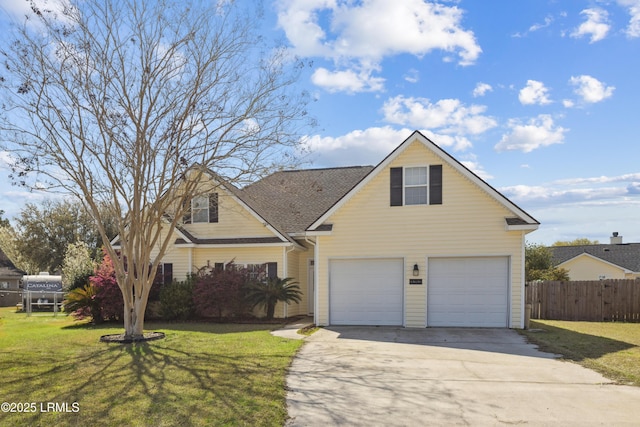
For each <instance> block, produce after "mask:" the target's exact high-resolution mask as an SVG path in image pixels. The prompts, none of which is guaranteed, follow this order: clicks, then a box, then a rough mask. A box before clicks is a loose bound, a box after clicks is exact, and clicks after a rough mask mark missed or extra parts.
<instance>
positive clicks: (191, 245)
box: [174, 241, 304, 249]
mask: <svg viewBox="0 0 640 427" xmlns="http://www.w3.org/2000/svg"><path fill="white" fill-rule="evenodd" d="M174 246H175V247H178V248H203V249H211V248H249V247H251V248H265V247H287V246H294V247H296V248H300V249H304V247H303V246H300V245H299V244H298V243H296V244H292V243H290V242H288V241H287V242H281V243H227V244H213V243H205V244H198V243H187V244H180V243H178V244H174Z"/></svg>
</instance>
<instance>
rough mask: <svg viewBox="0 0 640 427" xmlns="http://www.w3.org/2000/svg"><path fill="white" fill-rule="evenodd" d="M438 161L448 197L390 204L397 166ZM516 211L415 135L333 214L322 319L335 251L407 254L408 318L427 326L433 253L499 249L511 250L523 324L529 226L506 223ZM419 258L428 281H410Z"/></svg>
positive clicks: (321, 268)
mask: <svg viewBox="0 0 640 427" xmlns="http://www.w3.org/2000/svg"><path fill="white" fill-rule="evenodd" d="M435 164H442V165H443V191H442V199H443V204H442V205H412V206H394V207H391V206H389V197H390V195H389V186H390V172H389V168H390V167H413V166H429V165H435ZM509 216H513V214H512V213H511V212H510V211H509V210H508V209H507V208H505V207H504V206H502V205H501V204H500V203H498V202H497V201H496V200H495V199H493V198H492V197H491V196H489V195H488V194H487V193H485V192H484V191H483V190H482V189H480V188H479V187H477V186H476V185H475V184H474V183H473V182H471V181H470V180H469V179H467V178H466V177H465V176H463V175H462V174H461V173H459V172H458V171H456V170H455V169H454V168H452V167H450V166H449V165H448V164H447V163H445V162H444V161H443V160H442V159H441V158H440V157H438V156H436V155H435V154H434V153H433V152H431V151H430V150H428V149H427V148H426V147H425V146H424V145H423V144H422V143H420V142H414V143H412V144H411V145H409V146H408V147H407V148H406V149H405V150H404V151H403V152H402V153H400V154H399V155H398V157H397V158H395V159H394V161H393V162H391V164H390V165H388V167H386V168H385V169H384V170H382V171H381V172H380V173H379V174H378V175H376V176H375V177H374V178H373V179H372V180H371V181H370V182H368V183H367V185H365V186H364V187H363V188H362V189H361V190H360V191H359V192H358V193H356V194H355V195H354V196H353V197H352V198H351V199H350V200H349V201H348V202H347V203H345V204H344V205H343V206H342V207H341V208H340V209H338V210H337V211H336V212H335V213H334V214H333V215H332V216H331V217H330V218H329V219H328V220H327V221H326V222H327V223H331V224H333V231H332V233H331V235H329V236H321V237H319V238H318V241H319V252H320V255H319V259H318V265H317V266H316V268H317V269H318V279H319V280H318V281H319V283H318V284H319V285H321V286H319V288H318V291H319V292H318V293H319V295H318V297H319V300H318V313H317V321H318V322H319V323H320V324H327V322H328V313H329V307H328V301H329V299H328V263H329V259H333V258H347V257H356V258H357V257H401V258H404V260H405V284H404V288H405V326H410V327H424V326H425V316H426V292H425V291H426V259H427V257H430V256H489V255H500V256H510V257H511V265H510V271H511V295H510V301H511V304H510V305H511V307H510V308H511V325H512V327H520V326H521V315H522V313H521V312H520V306H521V298H522V294H521V289H522V283H521V280H520V277H521V269H522V242H523V233H522V232H521V231H511V232H508V231H506V227H505V217H509ZM416 263H417V264H418V266H419V268H420V276H419V277H417V278H418V279H422V280H423V284H422V285H409V279H411V278H414V276H413V275H412V269H413V266H414V264H416Z"/></svg>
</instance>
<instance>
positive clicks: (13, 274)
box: [0, 249, 27, 307]
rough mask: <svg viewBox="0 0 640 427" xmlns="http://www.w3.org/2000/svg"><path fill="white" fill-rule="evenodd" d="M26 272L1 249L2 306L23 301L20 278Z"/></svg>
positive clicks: (0, 304) (0, 296)
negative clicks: (14, 263)
mask: <svg viewBox="0 0 640 427" xmlns="http://www.w3.org/2000/svg"><path fill="white" fill-rule="evenodd" d="M25 274H27V273H25V272H24V271H22V270H19V269H17V268H16V266H15V265H13V262H11V260H10V259H9V257H7V255H5V253H4V252H3V251H2V249H0V307H10V306H15V305H16V304H18V303H21V302H22V289H20V280H22V276H24V275H25Z"/></svg>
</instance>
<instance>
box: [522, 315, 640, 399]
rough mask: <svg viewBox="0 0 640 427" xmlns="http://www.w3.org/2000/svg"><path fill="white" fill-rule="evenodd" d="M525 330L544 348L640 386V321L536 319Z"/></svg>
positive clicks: (531, 340) (526, 333) (610, 376)
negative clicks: (612, 321)
mask: <svg viewBox="0 0 640 427" xmlns="http://www.w3.org/2000/svg"><path fill="white" fill-rule="evenodd" d="M521 333H522V334H523V335H525V336H526V337H527V338H528V339H529V341H530V342H533V343H535V344H537V345H538V346H539V347H540V349H541V350H543V351H547V352H551V353H556V354H561V355H562V356H563V357H564V358H565V359H568V360H572V361H574V362H577V363H579V364H580V365H582V366H585V367H587V368H589V369H593V370H595V371H597V372H600V373H601V374H603V375H604V376H605V377H607V378H609V379H611V380H614V381H617V382H619V383H622V384H630V385H635V386H640V323H611V322H568V321H559V320H536V321H532V322H531V328H530V329H529V330H526V331H521Z"/></svg>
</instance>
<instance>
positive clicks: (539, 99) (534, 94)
mask: <svg viewBox="0 0 640 427" xmlns="http://www.w3.org/2000/svg"><path fill="white" fill-rule="evenodd" d="M548 92H549V90H548V89H547V88H546V87H545V86H544V83H542V82H539V81H537V80H527V85H526V86H525V87H523V88H522V89H520V93H519V94H518V99H519V100H520V102H521V103H522V104H524V105H532V104H538V105H546V104H550V103H551V100H550V99H549V97H548Z"/></svg>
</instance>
